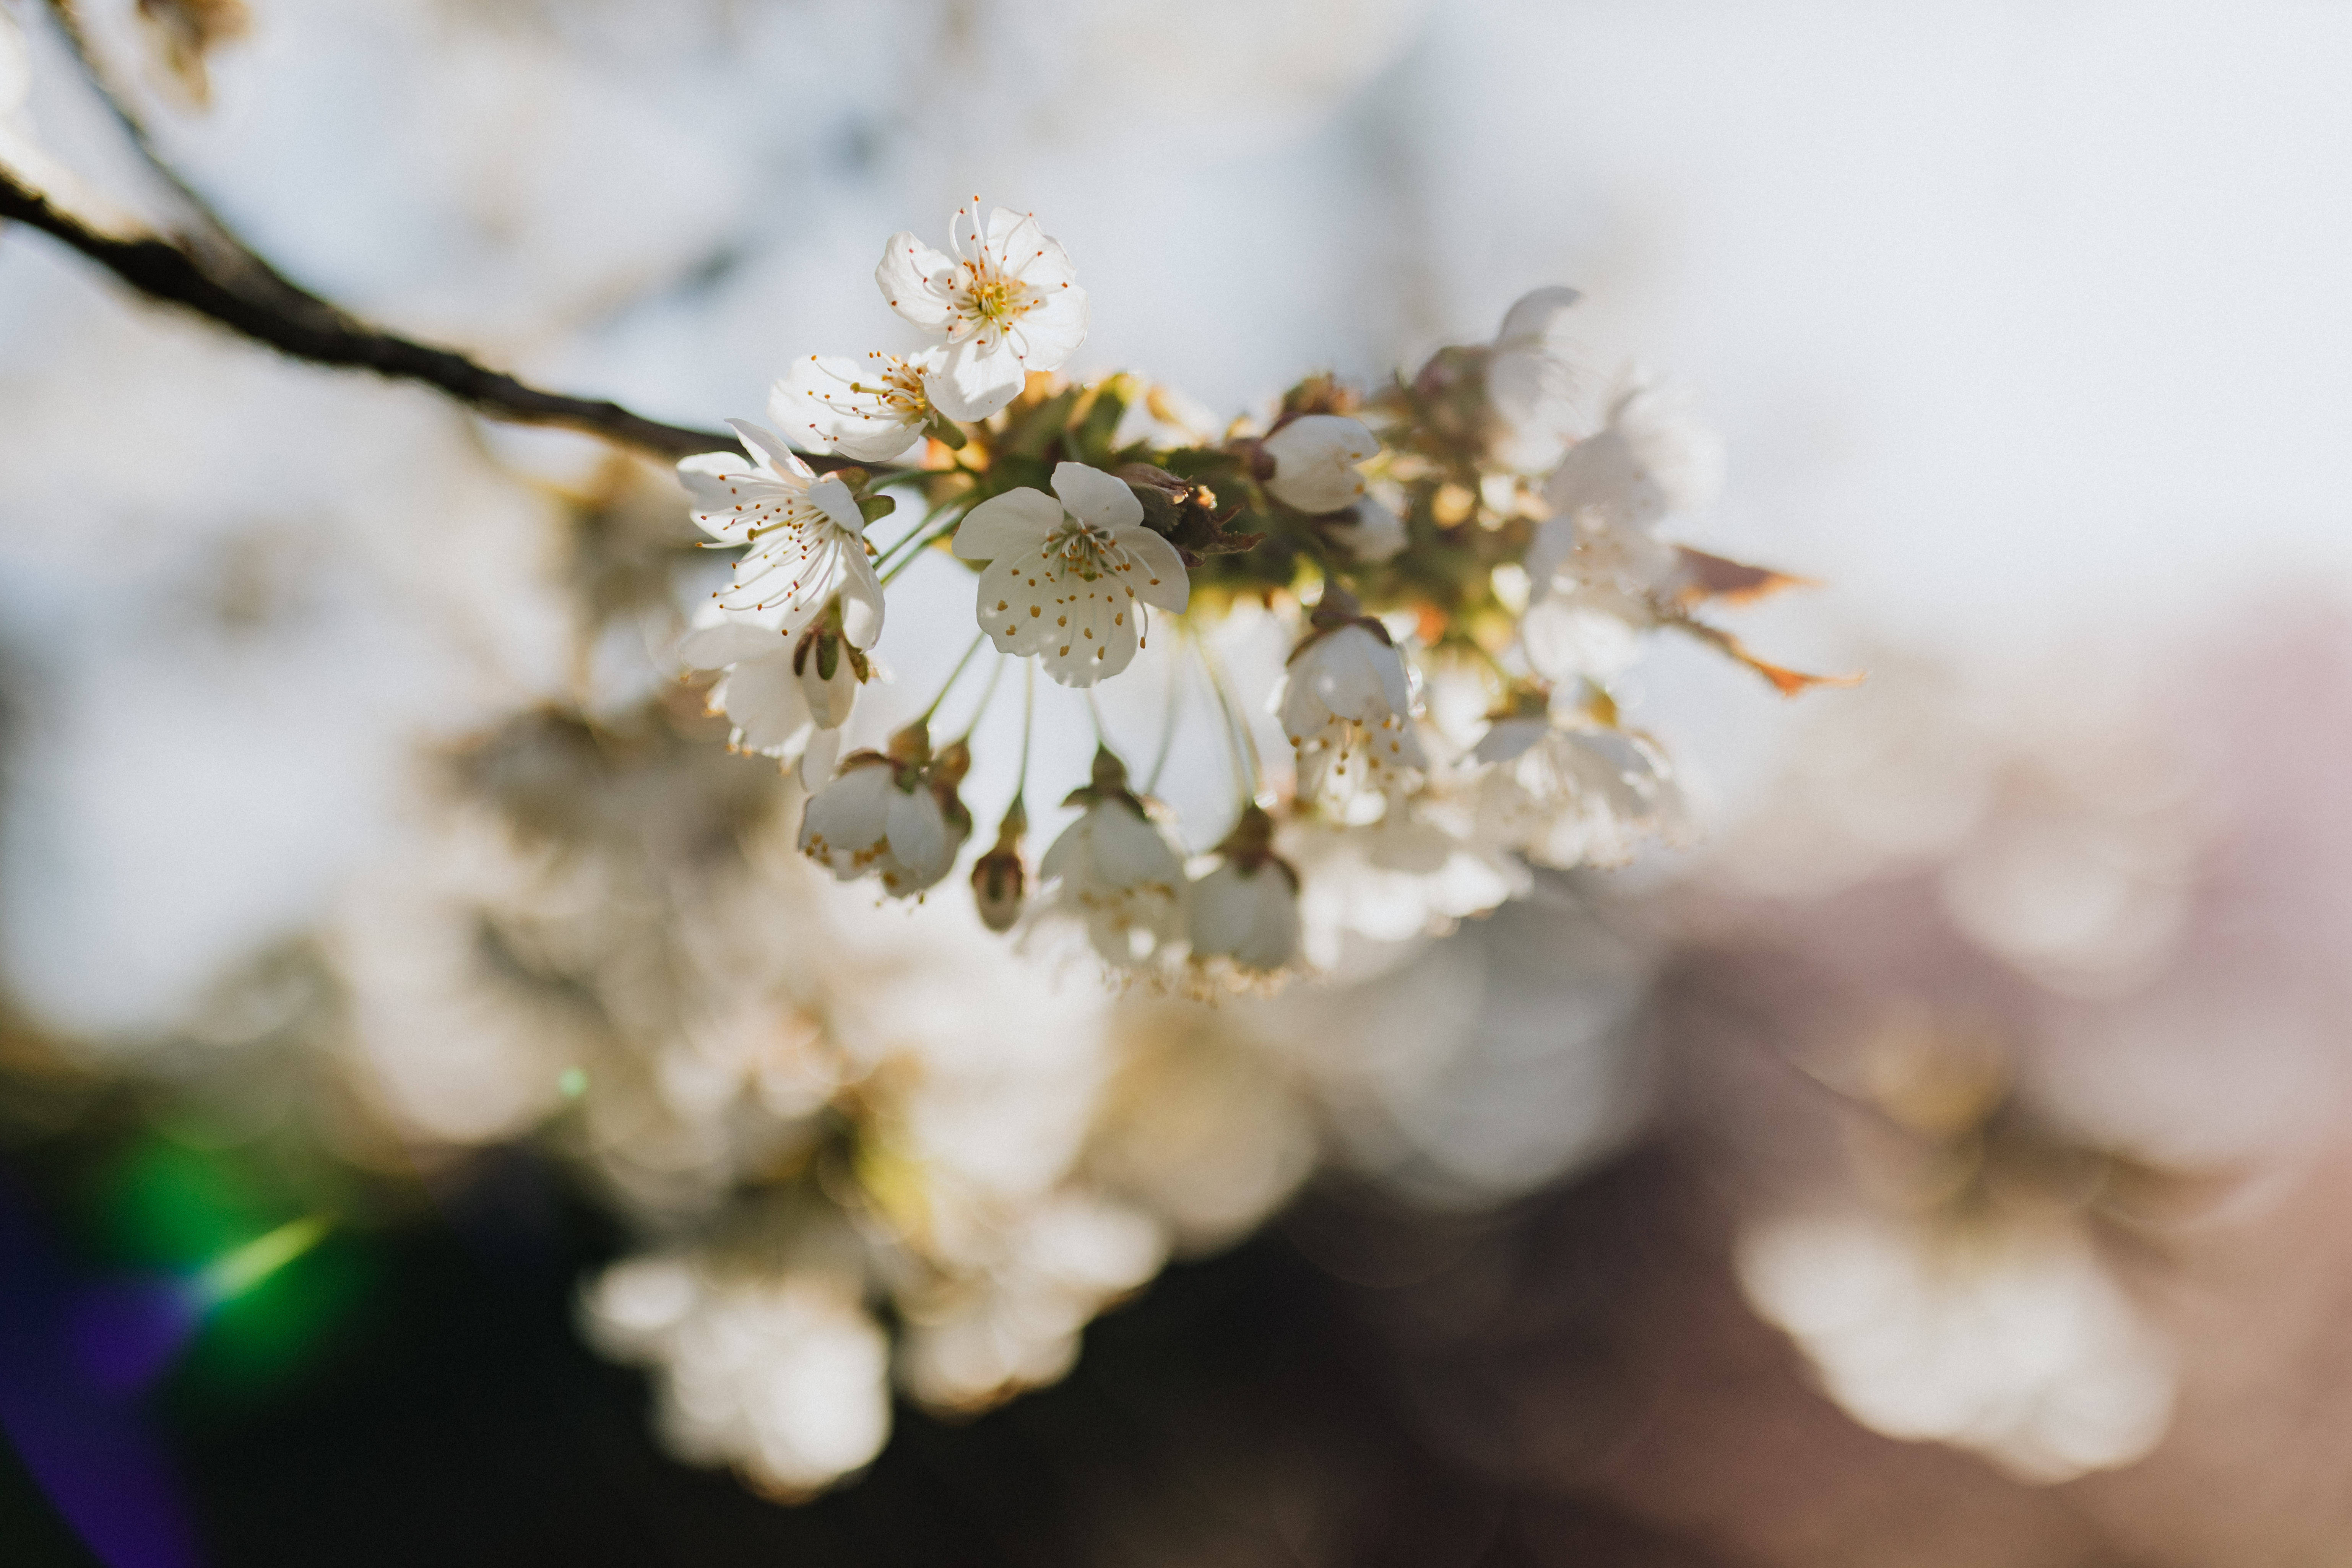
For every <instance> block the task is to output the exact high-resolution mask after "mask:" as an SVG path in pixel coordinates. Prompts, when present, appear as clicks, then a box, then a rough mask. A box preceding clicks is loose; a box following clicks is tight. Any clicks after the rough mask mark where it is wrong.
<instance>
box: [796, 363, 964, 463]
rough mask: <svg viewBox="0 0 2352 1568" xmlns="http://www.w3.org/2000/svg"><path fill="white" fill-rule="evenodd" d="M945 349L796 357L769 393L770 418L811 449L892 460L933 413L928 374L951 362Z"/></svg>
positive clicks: (861, 460)
mask: <svg viewBox="0 0 2352 1568" xmlns="http://www.w3.org/2000/svg"><path fill="white" fill-rule="evenodd" d="M946 359H947V351H946V350H945V349H926V350H924V351H923V352H922V353H919V354H910V355H908V356H907V357H906V358H903V359H902V358H900V357H899V356H898V355H897V354H886V353H869V354H867V355H866V357H865V358H864V359H863V360H854V359H850V358H847V357H846V356H844V355H821V354H808V355H805V356H803V358H800V359H796V360H794V361H793V365H792V368H791V369H790V370H788V371H786V372H785V373H784V377H783V379H782V381H779V382H778V383H776V384H775V386H774V387H773V388H772V389H771V391H770V392H769V394H768V417H769V418H771V419H772V420H774V421H775V422H776V428H777V429H779V430H782V431H783V432H784V433H785V434H786V435H787V436H790V437H793V439H795V440H797V441H799V442H801V443H802V444H803V445H804V446H808V447H815V448H817V449H820V450H824V451H832V452H838V453H840V454H841V455H842V456H843V457H845V458H849V459H850V460H851V461H852V462H858V463H887V462H888V461H889V460H890V459H891V458H896V457H898V456H900V455H902V454H903V453H905V451H906V450H907V448H908V447H910V446H912V445H914V443H915V442H916V440H917V439H918V438H919V437H921V435H922V433H923V426H925V425H926V424H928V423H929V420H930V417H931V400H930V395H929V393H927V392H926V391H925V390H924V389H923V378H924V377H925V376H926V375H929V374H934V373H935V372H937V371H938V370H939V368H940V365H941V364H943V363H945V362H946Z"/></svg>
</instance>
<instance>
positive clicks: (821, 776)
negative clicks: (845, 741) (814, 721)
mask: <svg viewBox="0 0 2352 1568" xmlns="http://www.w3.org/2000/svg"><path fill="white" fill-rule="evenodd" d="M840 760H841V731H838V730H819V731H817V732H816V733H815V734H814V735H811V736H810V737H809V742H808V749H807V750H806V751H803V752H802V753H801V763H800V780H801V788H803V789H804V790H808V791H811V792H812V793H814V791H816V790H819V789H822V788H823V787H824V784H825V781H826V780H828V779H830V778H832V777H833V765H834V763H837V762H839V761H840Z"/></svg>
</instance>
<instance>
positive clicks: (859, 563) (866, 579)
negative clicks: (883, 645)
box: [841, 550, 883, 647]
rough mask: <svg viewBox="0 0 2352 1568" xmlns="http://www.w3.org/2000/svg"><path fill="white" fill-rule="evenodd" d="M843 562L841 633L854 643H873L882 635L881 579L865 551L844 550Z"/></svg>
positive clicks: (851, 645)
mask: <svg viewBox="0 0 2352 1568" xmlns="http://www.w3.org/2000/svg"><path fill="white" fill-rule="evenodd" d="M841 565H842V572H841V635H842V636H843V637H847V638H848V639H849V646H850V647H873V646H874V643H875V640H876V639H877V638H878V637H881V635H882V610H883V595H882V579H881V578H879V577H877V576H876V575H875V574H874V563H873V562H872V561H871V560H870V559H868V558H867V556H866V554H865V552H862V551H855V552H853V551H847V550H845V551H843V552H842V562H841Z"/></svg>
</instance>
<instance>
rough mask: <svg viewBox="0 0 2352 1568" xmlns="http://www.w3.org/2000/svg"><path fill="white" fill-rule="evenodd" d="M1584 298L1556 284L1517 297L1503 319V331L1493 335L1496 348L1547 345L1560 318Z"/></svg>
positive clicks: (1574, 291)
mask: <svg viewBox="0 0 2352 1568" xmlns="http://www.w3.org/2000/svg"><path fill="white" fill-rule="evenodd" d="M1583 298H1584V296H1583V295H1582V294H1580V293H1579V292H1578V291H1577V290H1575V289H1569V288H1564V287H1562V286H1561V285H1559V284H1557V283H1555V284H1551V285H1549V286H1547V287H1545V288H1542V289H1531V290H1529V291H1528V292H1527V293H1525V294H1522V295H1520V296H1519V298H1518V300H1517V303H1515V304H1513V305H1512V307H1511V309H1510V310H1509V312H1508V313H1507V314H1506V315H1505V316H1504V317H1503V330H1502V331H1499V332H1497V333H1496V334H1495V346H1496V347H1497V348H1534V347H1537V346H1538V345H1540V344H1544V343H1549V342H1550V341H1551V334H1552V332H1553V331H1555V330H1556V329H1557V328H1558V327H1559V319H1560V317H1561V316H1562V315H1563V314H1565V313H1566V312H1567V310H1568V309H1569V308H1570V306H1572V305H1574V304H1575V303H1576V302H1577V301H1578V300H1581V299H1583Z"/></svg>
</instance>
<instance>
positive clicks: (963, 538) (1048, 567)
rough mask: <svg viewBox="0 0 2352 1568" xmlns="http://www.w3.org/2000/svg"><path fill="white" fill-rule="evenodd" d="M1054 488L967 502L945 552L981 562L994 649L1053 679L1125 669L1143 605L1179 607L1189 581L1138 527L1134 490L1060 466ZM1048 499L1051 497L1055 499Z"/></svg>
mask: <svg viewBox="0 0 2352 1568" xmlns="http://www.w3.org/2000/svg"><path fill="white" fill-rule="evenodd" d="M1053 482H1054V494H1053V496H1048V495H1046V494H1045V491H1043V490H1037V489H1015V490H1007V491H1005V492H1004V493H1003V495H999V496H992V497H990V498H989V499H988V500H984V501H982V502H981V503H980V504H979V505H978V506H976V507H974V508H972V509H971V515H970V516H968V517H966V518H965V519H964V520H963V522H962V524H961V526H960V527H959V528H958V529H957V530H956V536H955V552H956V554H957V555H958V556H959V557H960V558H961V559H963V560H966V561H985V562H987V563H988V566H987V569H986V570H984V571H983V572H982V573H981V574H980V591H979V616H980V625H981V627H982V630H984V631H986V632H987V633H988V635H989V636H990V637H992V639H994V641H995V643H996V647H997V650H998V651H999V652H1001V653H1006V654H1011V655H1013V656H1014V657H1016V658H1021V657H1026V656H1028V655H1030V654H1036V655H1039V656H1040V658H1041V662H1043V664H1044V665H1045V673H1046V674H1048V675H1050V676H1052V677H1053V678H1054V679H1055V680H1058V681H1060V682H1061V683H1062V684H1063V685H1065V686H1092V685H1093V684H1094V683H1095V682H1096V681H1097V680H1103V679H1108V678H1109V677H1111V676H1114V675H1117V674H1118V672H1119V671H1120V670H1122V669H1125V668H1127V667H1128V664H1129V661H1130V660H1132V659H1133V658H1135V650H1136V648H1137V647H1138V646H1139V643H1140V642H1141V639H1142V637H1143V635H1144V632H1145V629H1146V628H1145V626H1144V616H1145V614H1146V611H1145V609H1144V606H1145V605H1155V606H1157V607H1159V608H1160V609H1163V610H1169V611H1181V610H1182V609H1183V608H1184V606H1185V605H1186V604H1188V603H1189V602H1190V601H1191V598H1192V584H1191V579H1190V578H1189V577H1188V576H1187V575H1186V574H1185V571H1184V562H1183V559H1182V557H1181V556H1179V555H1178V554H1177V553H1176V547H1175V546H1174V545H1172V544H1171V543H1169V542H1168V541H1166V540H1165V539H1162V538H1161V537H1160V535H1159V534H1157V533H1154V532H1152V531H1151V530H1150V529H1149V528H1147V527H1145V526H1144V522H1143V503H1142V502H1141V501H1140V500H1137V499H1136V495H1135V492H1134V491H1133V490H1131V489H1129V488H1128V487H1127V485H1126V484H1125V483H1124V482H1123V481H1121V480H1118V479H1113V478H1111V476H1110V475H1108V474H1106V473H1104V472H1103V471H1102V470H1101V469H1099V468H1087V467H1086V466H1085V465H1084V464H1081V463H1062V464H1058V465H1056V466H1055V469H1054V481H1053ZM1055 498H1059V499H1055Z"/></svg>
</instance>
